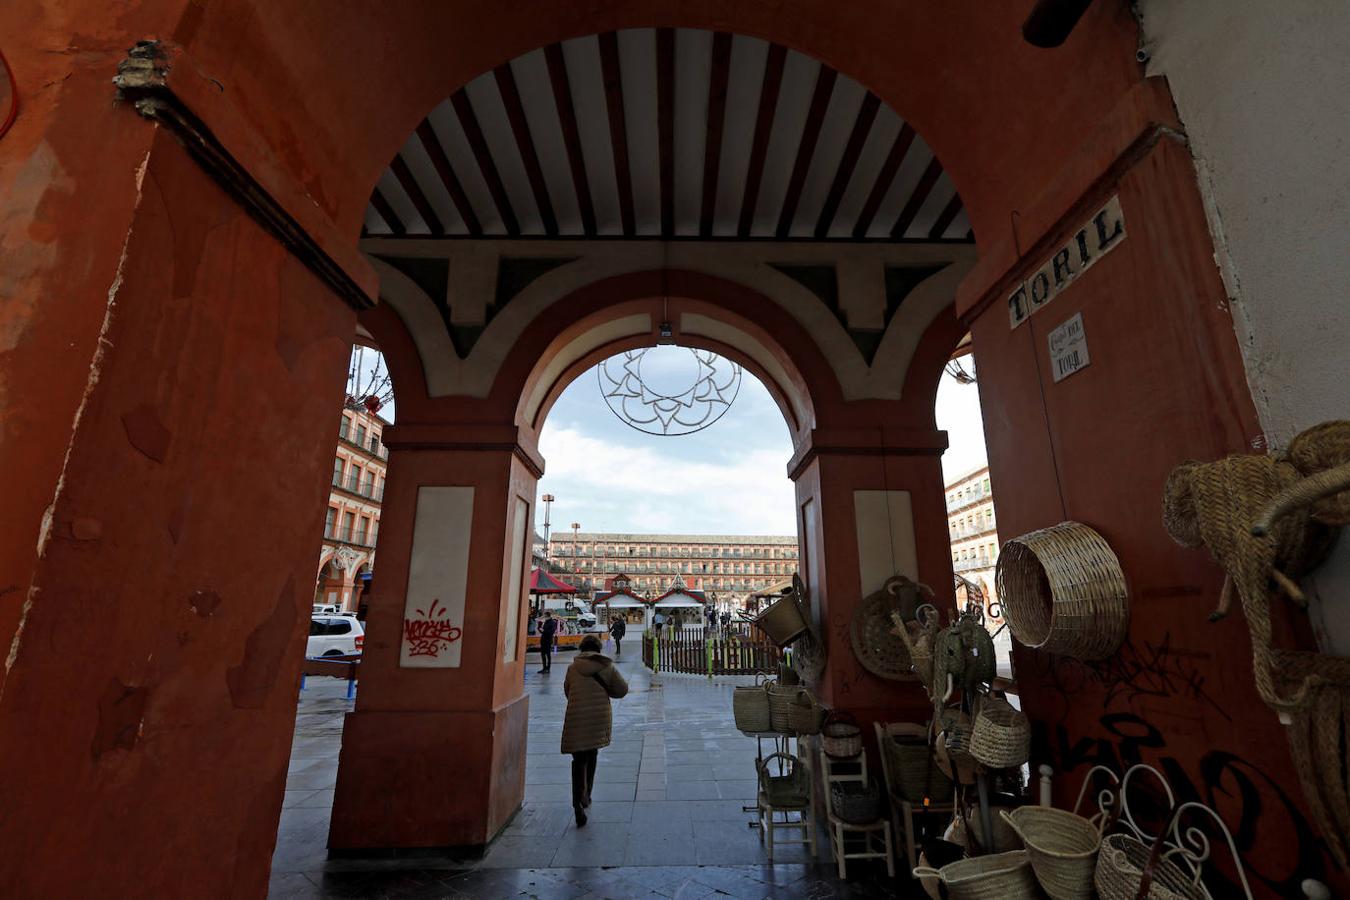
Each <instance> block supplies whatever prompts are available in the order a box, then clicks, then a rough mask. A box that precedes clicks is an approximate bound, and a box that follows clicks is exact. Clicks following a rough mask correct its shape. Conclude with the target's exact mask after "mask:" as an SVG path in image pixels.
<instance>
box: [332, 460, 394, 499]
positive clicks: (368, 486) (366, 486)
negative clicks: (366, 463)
mask: <svg viewBox="0 0 1350 900" xmlns="http://www.w3.org/2000/svg"><path fill="white" fill-rule="evenodd" d="M333 487H339V488H342V489H343V490H348V491H351V492H352V493H353V494H360V495H361V496H362V497H370V498H371V499H373V500H375V501H376V502H379V501H381V500H383V499H384V476H382V475H378V474H376V472H375V469H374V468H370V467H367V468H365V469H362V468H361V466H360V464H359V463H357V461H356V460H351V461H350V463H349V462H348V461H347V460H344V459H343V458H342V457H340V456H339V457H336V458H335V459H334V460H333Z"/></svg>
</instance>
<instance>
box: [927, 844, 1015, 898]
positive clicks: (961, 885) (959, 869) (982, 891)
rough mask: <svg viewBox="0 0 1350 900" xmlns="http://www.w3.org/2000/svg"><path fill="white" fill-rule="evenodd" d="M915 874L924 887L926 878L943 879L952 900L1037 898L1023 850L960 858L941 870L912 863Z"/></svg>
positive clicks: (941, 880)
mask: <svg viewBox="0 0 1350 900" xmlns="http://www.w3.org/2000/svg"><path fill="white" fill-rule="evenodd" d="M914 877H915V878H918V879H919V880H920V881H922V882H924V889H925V890H927V888H928V884H927V883H928V881H929V879H935V880H937V881H940V882H942V883H943V884H944V885H946V886H947V896H948V897H949V898H951V900H1036V898H1038V897H1040V891H1038V890H1037V888H1036V878H1035V876H1034V875H1033V874H1032V870H1031V867H1030V865H1028V858H1027V852H1026V851H1025V850H1012V851H1009V852H1008V853H995V854H993V855H992V856H977V857H975V858H973V859H960V860H957V861H956V862H954V863H948V864H947V865H945V866H943V867H942V868H941V869H934V868H931V867H929V866H915V867H914ZM929 893H930V894H932V891H929Z"/></svg>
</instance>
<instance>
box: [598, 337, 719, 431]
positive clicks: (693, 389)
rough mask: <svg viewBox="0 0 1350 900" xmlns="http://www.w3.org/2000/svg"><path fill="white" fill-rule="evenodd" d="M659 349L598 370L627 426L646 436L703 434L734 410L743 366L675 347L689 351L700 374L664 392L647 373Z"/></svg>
mask: <svg viewBox="0 0 1350 900" xmlns="http://www.w3.org/2000/svg"><path fill="white" fill-rule="evenodd" d="M653 349H654V348H643V349H640V350H628V351H626V352H624V353H621V354H618V355H616V356H611V357H610V358H609V359H606V360H605V361H604V362H602V363H600V364H599V365H598V366H596V367H595V371H596V377H597V379H598V381H599V384H600V393H601V395H602V396H603V397H604V398H605V403H606V405H608V406H609V409H610V411H611V412H613V413H614V415H615V416H616V417H618V419H619V420H620V421H621V422H623V423H624V424H626V425H628V426H629V427H631V428H634V429H636V430H638V431H641V432H643V433H645V434H652V435H658V436H663V437H674V436H678V435H686V434H694V433H695V432H698V431H702V430H703V429H705V428H707V427H708V426H710V425H712V424H713V423H714V422H716V421H717V420H718V419H720V418H722V416H723V415H725V414H726V411H727V410H728V409H730V408H731V404H732V403H733V402H735V400H736V397H737V395H738V394H739V393H740V390H741V374H742V372H741V367H740V366H739V365H738V364H736V363H734V362H732V361H731V360H728V359H725V358H724V357H721V356H719V355H717V354H716V353H713V352H712V351H710V350H699V349H695V348H692V347H681V348H674V347H672V348H671V349H672V350H677V351H679V352H687V353H689V354H690V355H691V357H692V359H693V362H694V365H695V366H696V370H695V371H694V372H693V373H692V376H693V377H692V380H691V381H684V382H682V383H678V384H676V385H675V386H674V387H673V388H671V389H669V390H667V391H660V390H656V389H654V388H653V387H652V384H651V382H650V378H648V379H644V377H643V372H642V366H643V361H644V359H646V358H647V355H648V354H649V353H650V352H652V350H653Z"/></svg>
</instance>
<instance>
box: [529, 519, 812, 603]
mask: <svg viewBox="0 0 1350 900" xmlns="http://www.w3.org/2000/svg"><path fill="white" fill-rule="evenodd" d="M549 558H550V559H551V560H552V561H553V562H555V563H557V564H558V565H559V566H561V568H562V570H563V571H564V572H566V573H568V574H570V575H571V580H572V583H573V584H575V585H576V586H577V587H579V588H581V589H582V590H583V591H586V592H591V591H595V590H603V589H604V585H605V579H606V577H613V576H614V575H618V574H627V575H628V576H629V581H630V590H632V591H633V593H635V594H645V595H646V596H648V597H654V596H656V595H657V594H660V593H662V592H663V591H665V590H666V589H667V588H669V587H670V585H671V582H672V580H673V579H674V578H675V577H676V576H677V575H678V576H682V577H683V579H684V583H685V584H687V585H688V586H689V587H690V588H691V589H693V590H696V591H705V592H709V591H711V592H717V593H725V594H728V595H749V594H751V593H753V592H754V591H757V590H761V589H763V588H764V587H767V586H768V585H770V584H773V583H775V582H779V581H782V580H783V579H784V578H787V577H789V576H791V575H792V573H793V572H795V571H797V536H796V535H791V536H789V535H716V534H619V533H600V532H588V531H582V532H578V533H576V534H575V535H573V534H570V533H566V532H563V533H559V534H555V535H554V536H553V539H552V541H551V547H550V553H549ZM717 599H722V600H728V601H731V600H732V599H733V597H719V598H717Z"/></svg>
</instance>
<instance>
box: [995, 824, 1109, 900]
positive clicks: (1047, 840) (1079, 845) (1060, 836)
mask: <svg viewBox="0 0 1350 900" xmlns="http://www.w3.org/2000/svg"><path fill="white" fill-rule="evenodd" d="M1000 815H1001V816H1002V817H1003V818H1004V819H1006V820H1007V821H1008V822H1009V824H1011V825H1012V827H1013V829H1014V830H1015V831H1016V832H1017V835H1018V837H1020V838H1021V839H1022V843H1023V844H1024V845H1026V848H1027V855H1028V857H1029V858H1030V859H1031V868H1032V870H1033V871H1034V872H1035V873H1036V880H1037V881H1038V882H1040V885H1041V888H1042V889H1043V890H1044V891H1045V892H1046V893H1047V894H1049V895H1050V898H1051V900H1091V897H1092V876H1093V871H1094V870H1095V869H1096V867H1097V850H1098V848H1100V847H1101V843H1102V841H1101V836H1100V835H1099V834H1098V833H1097V826H1096V825H1093V824H1092V823H1091V822H1089V821H1088V820H1087V819H1084V818H1083V817H1082V816H1079V815H1075V814H1074V813H1071V812H1065V811H1064V810H1062V809H1051V808H1049V807H1045V806H1023V807H1020V808H1018V809H1015V810H1013V811H1012V812H1011V813H1007V812H1005V813H1000Z"/></svg>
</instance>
